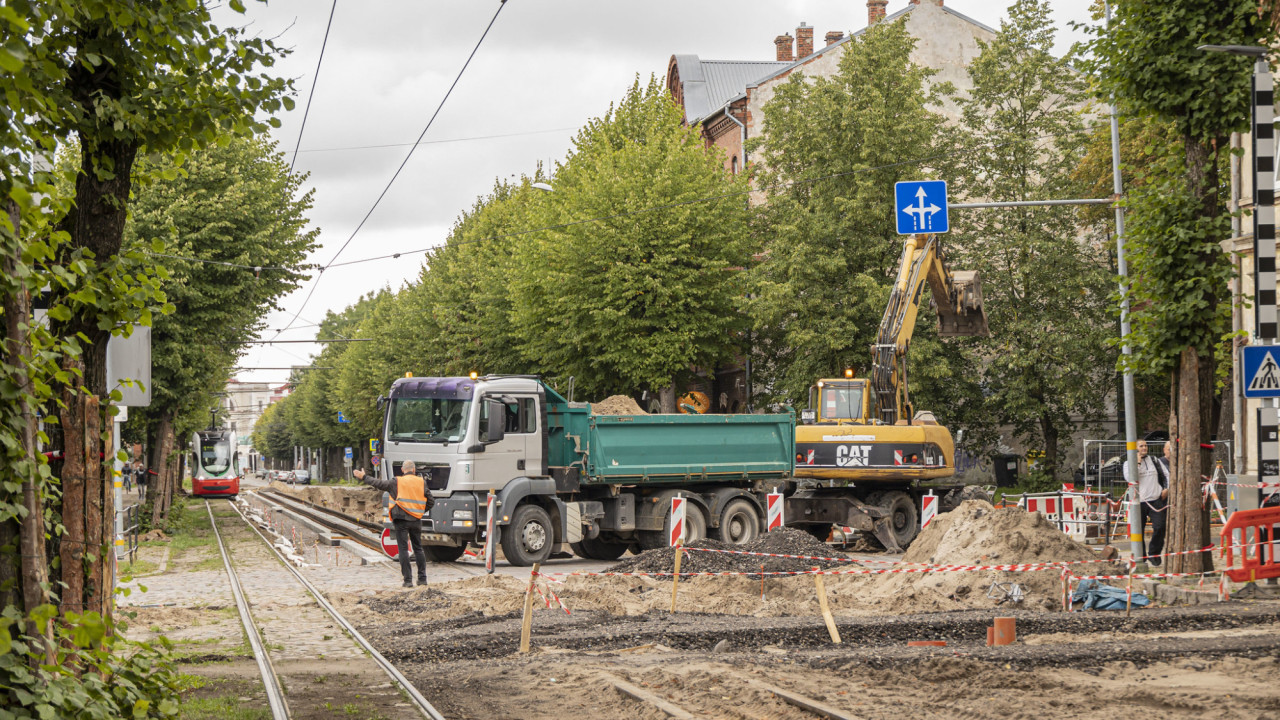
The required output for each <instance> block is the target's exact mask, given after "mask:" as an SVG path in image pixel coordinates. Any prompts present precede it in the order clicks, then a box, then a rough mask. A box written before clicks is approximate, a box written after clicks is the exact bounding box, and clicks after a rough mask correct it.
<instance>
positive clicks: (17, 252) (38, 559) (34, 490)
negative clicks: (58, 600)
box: [0, 202, 52, 662]
mask: <svg viewBox="0 0 1280 720" xmlns="http://www.w3.org/2000/svg"><path fill="white" fill-rule="evenodd" d="M8 212H9V221H10V222H11V223H12V226H13V230H14V243H13V247H12V249H11V251H10V252H6V253H5V255H4V259H3V271H4V274H5V276H6V277H9V278H16V277H18V276H19V275H18V271H17V268H18V265H19V263H21V262H22V255H21V254H22V244H21V243H20V242H18V240H17V238H18V237H19V229H20V221H21V217H20V216H19V215H18V208H17V206H16V205H15V204H14V203H13V202H10V203H8ZM30 317H31V295H30V293H29V292H28V291H27V290H26V288H20V289H18V290H17V291H16V292H14V293H12V294H8V295H6V296H5V298H4V329H5V343H4V363H5V365H6V366H8V368H10V370H9V372H11V373H13V381H14V382H13V384H14V385H15V386H16V387H17V390H18V397H17V402H16V403H15V404H14V406H13V407H11V408H10V410H9V412H13V411H14V410H16V412H17V415H18V420H19V423H20V427H19V432H18V434H19V439H20V442H21V447H20V448H17V449H16V450H17V452H18V453H20V458H19V459H20V461H21V462H22V464H23V465H22V467H23V468H24V471H23V472H22V485H21V492H22V500H21V505H22V507H23V510H24V513H23V515H22V517H21V519H20V520H18V519H15V520H12V521H6V522H4V523H3V524H2V525H0V546H3V547H10V546H11V543H13V541H14V539H15V536H16V539H17V541H18V542H17V549H18V555H19V558H20V559H19V561H18V562H17V563H12V562H10V561H9V559H8V558H4V560H3V562H0V567H2V568H3V569H0V598H2V599H3V602H4V606H5V607H8V606H10V605H17V602H16V601H17V598H18V596H19V595H21V597H22V607H23V609H24V610H26V611H27V612H28V613H29V612H31V611H32V610H34V609H35V608H37V607H39V606H41V605H44V604H46V603H48V602H49V594H48V591H47V589H46V588H48V582H49V576H48V559H47V557H46V555H45V544H44V499H43V498H42V497H41V493H40V488H39V487H38V485H37V478H38V477H39V476H38V474H37V468H38V467H39V462H38V459H37V457H36V417H35V413H33V412H32V409H31V394H32V386H31V377H30V375H29V374H28V372H27V370H26V361H25V359H26V358H29V357H30V356H31V338H30V336H29V335H28V333H27V323H28V322H29V319H30ZM11 452H12V451H11ZM11 457H12V455H11ZM15 571H16V572H15ZM36 634H40V635H43V636H44V637H45V650H46V655H47V656H51V654H52V653H51V651H52V644H51V642H50V640H49V635H48V629H47V628H38V629H36ZM46 662H52V659H51V657H46Z"/></svg>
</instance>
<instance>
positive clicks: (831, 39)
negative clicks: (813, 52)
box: [827, 30, 844, 45]
mask: <svg viewBox="0 0 1280 720" xmlns="http://www.w3.org/2000/svg"><path fill="white" fill-rule="evenodd" d="M843 39H844V33H843V32H841V31H839V30H832V31H831V32H829V33H827V44H828V45H835V44H836V43H838V42H840V41H841V40H843Z"/></svg>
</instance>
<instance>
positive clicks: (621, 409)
mask: <svg viewBox="0 0 1280 720" xmlns="http://www.w3.org/2000/svg"><path fill="white" fill-rule="evenodd" d="M591 412H592V413H594V414H596V415H648V414H649V413H647V412H645V411H644V410H642V409H640V404H639V403H637V402H636V401H635V400H632V399H631V398H630V397H628V396H626V395H610V396H609V397H607V398H605V399H604V400H601V401H600V402H598V403H591Z"/></svg>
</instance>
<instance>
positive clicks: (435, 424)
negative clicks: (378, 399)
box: [387, 398, 471, 443]
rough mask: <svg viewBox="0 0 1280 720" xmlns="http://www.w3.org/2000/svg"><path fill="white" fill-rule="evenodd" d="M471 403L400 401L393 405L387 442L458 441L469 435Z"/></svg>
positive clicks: (394, 402) (454, 401) (452, 400)
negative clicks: (468, 424)
mask: <svg viewBox="0 0 1280 720" xmlns="http://www.w3.org/2000/svg"><path fill="white" fill-rule="evenodd" d="M470 412H471V401H470V400H454V399H445V398H397V399H395V400H393V401H392V402H391V422H390V425H389V426H388V429H387V430H388V432H387V439H388V440H391V441H393V442H397V441H398V442H430V443H450V442H459V441H460V440H462V437H463V436H464V435H466V433H467V416H468V415H469V414H470Z"/></svg>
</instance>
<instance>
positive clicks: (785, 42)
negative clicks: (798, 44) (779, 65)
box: [773, 35, 795, 62]
mask: <svg viewBox="0 0 1280 720" xmlns="http://www.w3.org/2000/svg"><path fill="white" fill-rule="evenodd" d="M791 40H792V38H791V36H790V35H779V36H778V37H776V38H774V39H773V44H774V45H776V46H777V47H778V62H791V61H792V60H795V56H794V55H792V51H791Z"/></svg>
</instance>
